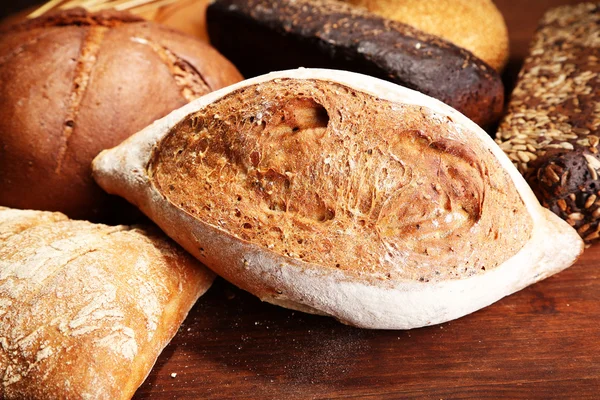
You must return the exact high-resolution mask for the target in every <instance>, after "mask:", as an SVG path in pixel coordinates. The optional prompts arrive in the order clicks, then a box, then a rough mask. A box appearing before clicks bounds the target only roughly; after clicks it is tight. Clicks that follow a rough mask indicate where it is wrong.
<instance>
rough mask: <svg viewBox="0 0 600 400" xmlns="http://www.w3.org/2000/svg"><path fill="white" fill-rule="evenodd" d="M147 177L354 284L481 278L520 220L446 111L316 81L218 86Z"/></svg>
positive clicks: (497, 176)
mask: <svg viewBox="0 0 600 400" xmlns="http://www.w3.org/2000/svg"><path fill="white" fill-rule="evenodd" d="M341 148H344V149H347V150H345V151H340V149H341ZM148 173H149V175H151V176H152V179H151V183H152V184H153V185H155V186H156V188H157V190H158V191H159V192H160V193H161V194H163V195H164V196H165V197H166V198H167V199H168V200H169V201H170V202H171V203H172V204H175V205H176V206H177V207H180V208H181V209H183V210H185V211H186V212H188V213H189V214H191V215H193V216H194V217H196V218H198V219H200V220H202V221H203V222H205V223H208V224H210V225H213V226H216V227H218V228H219V229H222V230H224V231H227V232H229V233H230V234H232V235H234V236H235V237H237V238H239V239H242V240H245V241H248V242H250V243H254V244H256V245H258V246H260V247H262V248H263V249H264V250H270V251H273V252H276V253H279V254H283V255H286V256H287V257H291V258H294V259H296V260H299V261H304V262H306V263H310V264H317V265H319V266H322V267H326V268H332V269H333V268H337V269H341V270H343V271H345V272H347V273H354V274H356V275H357V276H360V277H361V278H362V279H384V280H385V279H389V280H396V279H407V280H420V281H440V280H445V279H452V278H460V277H465V276H471V275H475V274H478V273H484V272H485V271H486V270H489V269H492V268H495V267H496V266H498V265H500V264H502V262H504V261H505V260H507V259H508V258H510V256H511V255H512V254H514V253H516V252H517V251H518V250H520V248H521V246H522V245H523V243H525V242H526V241H527V240H528V239H529V237H530V234H531V228H532V221H531V218H530V217H529V214H528V213H527V210H526V208H525V205H524V204H523V202H522V200H521V199H520V197H519V195H518V193H517V192H516V190H515V188H514V185H512V183H511V182H510V178H509V177H508V175H507V174H506V173H505V172H504V171H503V170H502V169H501V168H500V167H499V164H498V162H497V161H496V160H495V159H494V158H493V157H492V156H491V155H490V154H489V152H488V151H487V150H486V149H485V148H484V147H483V146H481V145H480V144H479V143H472V142H470V141H469V139H468V137H467V136H466V135H465V133H464V132H463V130H462V129H461V128H460V127H459V126H457V125H456V124H453V123H452V121H451V119H447V118H443V117H442V118H440V117H439V116H438V115H435V114H433V113H431V112H430V111H429V110H428V109H425V108H423V107H420V106H414V105H406V106H405V105H402V104H397V103H393V102H389V101H385V100H381V99H379V98H377V97H375V96H372V95H368V94H366V93H362V92H358V91H355V90H352V89H351V88H350V87H348V86H344V85H339V84H334V83H330V82H327V81H306V80H295V79H289V80H284V81H280V82H277V83H275V82H268V83H263V84H260V85H256V86H247V87H245V88H243V89H240V90H238V91H236V92H233V93H230V94H229V95H228V96H226V97H224V98H222V99H221V100H219V102H217V103H213V104H211V105H209V106H208V107H206V108H205V109H203V110H201V111H200V112H198V113H195V114H192V115H190V116H189V117H188V118H186V119H185V120H184V121H182V122H181V123H180V124H178V126H177V128H176V129H174V130H172V131H171V133H170V134H169V135H168V136H166V137H165V138H164V139H163V140H162V141H161V143H160V144H159V145H158V146H157V147H156V149H155V151H154V155H153V158H152V162H151V166H150V170H149V172H148ZM506 215H509V216H510V217H509V218H506V217H505V216H506ZM486 241H489V242H494V246H493V247H490V248H489V249H486V251H484V252H482V251H480V246H481V243H482V242H486ZM424 265H429V267H428V268H424Z"/></svg>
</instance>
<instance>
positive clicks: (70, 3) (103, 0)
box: [27, 0, 179, 18]
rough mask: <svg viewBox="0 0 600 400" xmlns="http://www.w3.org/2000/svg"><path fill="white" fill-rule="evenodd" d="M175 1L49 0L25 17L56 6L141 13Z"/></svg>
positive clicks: (37, 14)
mask: <svg viewBox="0 0 600 400" xmlns="http://www.w3.org/2000/svg"><path fill="white" fill-rule="evenodd" d="M177 1H179V0H67V1H65V0H49V1H48V2H46V3H45V4H43V5H42V6H41V7H39V8H38V9H36V10H35V11H33V12H32V13H31V14H29V15H28V16H27V18H36V17H39V16H41V15H43V14H45V13H47V12H48V11H51V10H54V9H56V8H58V9H61V10H65V9H68V8H74V7H83V8H85V9H87V10H89V11H101V10H107V9H110V8H113V9H115V10H118V11H125V10H127V11H130V12H132V13H134V14H142V13H147V12H152V11H156V10H158V9H159V8H161V7H164V6H166V5H168V4H171V3H175V2H177Z"/></svg>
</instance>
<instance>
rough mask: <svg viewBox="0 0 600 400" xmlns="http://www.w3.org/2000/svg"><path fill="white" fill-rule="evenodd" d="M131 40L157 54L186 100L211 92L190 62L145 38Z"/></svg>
mask: <svg viewBox="0 0 600 400" xmlns="http://www.w3.org/2000/svg"><path fill="white" fill-rule="evenodd" d="M131 40H133V41H135V42H138V43H141V44H144V45H147V46H148V47H150V48H151V49H152V50H153V51H154V52H155V53H156V55H158V57H159V58H160V60H161V61H162V62H163V63H164V64H165V65H166V66H167V68H169V72H170V73H171V76H173V79H174V80H175V83H176V84H177V86H179V88H180V89H181V95H182V96H183V97H184V98H185V99H186V100H187V101H192V100H195V99H197V98H198V97H200V96H202V95H205V94H206V93H209V92H211V88H210V87H209V85H208V83H206V81H205V80H204V78H203V77H202V74H201V73H200V72H198V70H197V69H196V68H194V66H193V65H192V64H190V63H189V62H187V61H185V60H184V59H183V58H181V57H179V56H177V55H176V54H175V53H173V52H172V51H171V50H169V49H168V48H166V47H164V46H162V45H160V44H158V43H156V42H154V41H152V40H149V39H146V38H141V37H133V38H131Z"/></svg>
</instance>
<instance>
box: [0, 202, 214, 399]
mask: <svg viewBox="0 0 600 400" xmlns="http://www.w3.org/2000/svg"><path fill="white" fill-rule="evenodd" d="M213 278H214V275H213V274H212V273H211V272H210V271H208V270H207V269H206V268H204V267H203V266H202V265H201V264H200V263H199V262H197V261H196V260H194V259H193V258H192V257H190V256H189V255H188V254H186V253H185V252H184V251H183V250H182V249H181V248H179V247H178V246H177V245H176V244H174V243H172V242H171V241H169V240H167V239H166V238H165V237H164V235H162V234H161V233H160V232H159V231H158V230H157V229H155V228H142V227H127V226H106V225H99V224H92V223H89V222H85V221H73V220H69V219H67V218H66V217H65V216H64V215H63V214H60V213H49V212H41V211H23V210H14V209H8V208H4V207H0V371H2V375H1V376H0V380H1V382H0V383H1V384H0V398H3V399H22V398H28V399H48V398H93V399H129V398H131V396H132V395H133V393H134V392H135V390H136V389H137V388H138V386H139V385H140V384H141V383H142V382H143V380H144V379H145V378H146V375H147V374H148V373H149V372H150V369H151V368H152V365H153V364H154V362H155V361H156V358H157V357H158V355H159V354H160V352H161V351H162V349H163V347H164V346H166V344H167V343H168V342H169V340H170V339H171V338H172V337H173V335H175V333H176V332H177V329H178V328H179V325H180V324H181V322H182V321H183V319H184V318H185V316H186V315H187V313H188V311H189V309H190V308H191V307H192V305H193V304H194V302H195V301H196V299H197V298H198V297H199V296H200V295H201V294H202V293H204V292H205V291H206V290H207V289H208V288H209V287H210V285H211V283H212V280H213Z"/></svg>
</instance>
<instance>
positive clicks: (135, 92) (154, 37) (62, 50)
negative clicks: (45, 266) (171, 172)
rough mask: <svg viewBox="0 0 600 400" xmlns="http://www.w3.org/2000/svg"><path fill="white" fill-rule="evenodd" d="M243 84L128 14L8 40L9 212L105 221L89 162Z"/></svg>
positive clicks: (4, 194) (3, 119)
mask: <svg viewBox="0 0 600 400" xmlns="http://www.w3.org/2000/svg"><path fill="white" fill-rule="evenodd" d="M239 80H241V75H240V74H239V72H238V71H237V70H236V68H235V67H234V66H233V65H232V64H231V63H230V62H229V61H227V60H226V59H225V58H224V57H223V56H221V55H220V54H219V53H218V52H217V51H216V50H214V49H213V48H212V47H210V46H209V45H207V44H205V43H203V42H200V41H198V40H196V39H194V38H192V37H189V36H186V35H184V34H181V33H178V32H175V31H172V30H170V29H168V28H165V27H162V26H160V25H157V24H154V23H151V22H147V21H145V20H143V19H140V18H138V17H135V16H133V15H131V14H128V13H120V12H114V11H110V12H101V13H88V12H86V11H85V10H83V9H72V10H68V11H63V12H58V13H54V14H50V15H46V16H43V17H40V18H37V19H34V20H30V21H26V22H24V23H22V24H18V25H14V26H12V27H9V28H4V29H3V30H2V31H1V32H0V88H1V89H0V103H1V104H2V105H3V107H2V109H1V110H0V205H4V206H9V207H13V208H30V209H38V210H50V211H61V212H63V213H65V214H67V215H68V216H70V217H72V218H83V219H90V220H102V219H104V218H105V217H107V216H109V215H110V214H111V213H112V211H113V210H114V209H115V207H114V204H113V203H112V201H113V200H111V198H110V197H109V196H108V195H106V194H105V193H104V192H102V190H101V189H100V188H99V187H97V186H96V185H95V184H94V182H93V180H92V177H91V169H90V163H91V161H92V159H93V158H94V156H95V155H96V154H98V153H99V152H100V151H101V150H102V149H105V148H110V147H113V146H115V145H117V144H119V143H120V142H121V141H122V140H123V139H125V138H127V137H128V136H130V135H131V134H133V133H135V132H137V131H138V130H140V129H142V128H144V127H145V126H146V125H148V124H150V123H152V122H153V121H154V120H156V119H158V118H161V117H163V116H165V115H166V114H167V113H169V112H170V111H172V110H173V109H176V108H178V107H181V106H182V105H184V104H186V103H187V102H189V101H191V100H193V99H195V98H197V97H199V96H201V95H203V94H206V93H208V92H210V91H213V90H215V89H219V88H221V87H224V86H227V85H229V84H232V83H234V82H237V81H239Z"/></svg>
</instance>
